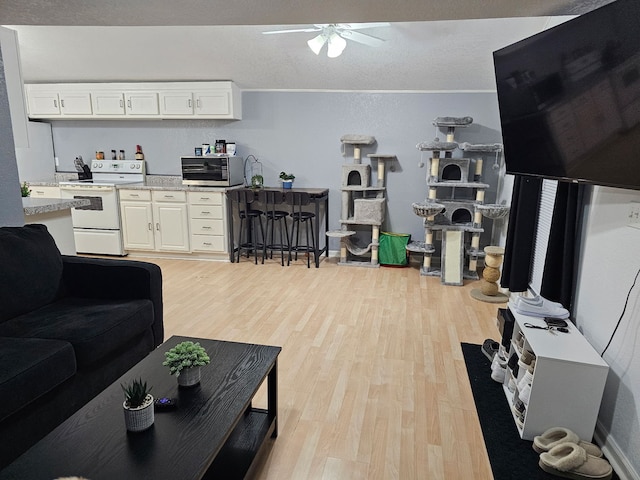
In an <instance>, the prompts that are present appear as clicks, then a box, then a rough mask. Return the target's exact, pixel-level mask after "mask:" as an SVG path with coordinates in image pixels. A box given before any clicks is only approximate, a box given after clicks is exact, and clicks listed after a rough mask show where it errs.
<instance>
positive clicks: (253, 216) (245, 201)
mask: <svg viewBox="0 0 640 480" xmlns="http://www.w3.org/2000/svg"><path fill="white" fill-rule="evenodd" d="M227 196H228V197H229V198H230V199H231V200H232V201H234V202H237V204H238V215H239V217H240V231H239V232H238V238H237V249H238V257H237V263H240V255H241V253H242V252H243V251H244V252H246V254H247V258H249V253H250V252H252V251H253V256H254V261H255V263H256V264H257V263H258V251H259V250H260V251H261V252H262V263H264V243H265V235H264V227H263V225H262V217H263V216H264V212H263V211H262V210H258V209H255V208H250V205H251V204H252V203H253V202H254V201H255V199H256V198H255V194H254V192H252V191H250V190H229V191H228V192H227ZM258 229H259V230H260V237H261V242H258ZM243 234H244V236H245V237H246V238H244V241H243Z"/></svg>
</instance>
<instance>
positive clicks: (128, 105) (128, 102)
mask: <svg viewBox="0 0 640 480" xmlns="http://www.w3.org/2000/svg"><path fill="white" fill-rule="evenodd" d="M127 107H129V109H131V99H129V100H127Z"/></svg>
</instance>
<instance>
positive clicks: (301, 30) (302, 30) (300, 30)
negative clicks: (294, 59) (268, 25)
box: [262, 27, 322, 35]
mask: <svg viewBox="0 0 640 480" xmlns="http://www.w3.org/2000/svg"><path fill="white" fill-rule="evenodd" d="M320 30H322V29H321V28H317V27H309V28H293V29H291V30H271V31H268V32H262V33H263V34H264V35H271V34H274V33H309V32H319V31H320Z"/></svg>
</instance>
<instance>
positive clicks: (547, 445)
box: [533, 427, 602, 457]
mask: <svg viewBox="0 0 640 480" xmlns="http://www.w3.org/2000/svg"><path fill="white" fill-rule="evenodd" d="M567 442H569V443H575V444H576V445H580V446H581V447H582V448H584V449H585V450H586V452H587V453H588V454H589V455H593V456H594V457H602V450H600V447H598V446H597V445H594V444H593V443H589V442H585V441H583V440H580V437H578V435H576V434H575V433H573V432H572V431H571V430H569V429H568V428H564V427H553V428H550V429H548V430H547V431H546V432H544V433H543V434H542V435H538V436H537V437H534V438H533V449H534V450H535V451H536V452H538V453H543V452H548V451H549V450H551V449H552V448H553V447H555V446H556V445H559V444H561V443H567Z"/></svg>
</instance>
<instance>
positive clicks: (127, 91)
mask: <svg viewBox="0 0 640 480" xmlns="http://www.w3.org/2000/svg"><path fill="white" fill-rule="evenodd" d="M25 92H26V96H27V105H28V108H29V117H31V118H52V119H55V118H57V119H63V118H64V119H71V118H75V119H79V118H86V119H124V118H142V119H162V118H176V119H193V118H211V119H230V120H240V119H241V118H242V92H241V91H240V90H239V89H238V88H237V87H236V86H235V85H234V84H233V82H163V83H66V84H62V83H60V84H28V85H25Z"/></svg>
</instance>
